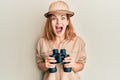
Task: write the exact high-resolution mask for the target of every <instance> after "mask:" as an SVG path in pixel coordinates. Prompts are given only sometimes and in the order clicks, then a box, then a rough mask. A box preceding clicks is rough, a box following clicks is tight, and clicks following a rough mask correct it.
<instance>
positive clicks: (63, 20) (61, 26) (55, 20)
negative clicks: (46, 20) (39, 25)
mask: <svg viewBox="0 0 120 80" xmlns="http://www.w3.org/2000/svg"><path fill="white" fill-rule="evenodd" d="M68 22H69V21H68V19H67V16H66V14H63V13H55V14H54V15H52V16H51V26H52V28H53V31H54V33H55V35H56V37H64V34H65V30H66V27H67V25H68Z"/></svg>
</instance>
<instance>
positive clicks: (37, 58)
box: [36, 39, 44, 63]
mask: <svg viewBox="0 0 120 80" xmlns="http://www.w3.org/2000/svg"><path fill="white" fill-rule="evenodd" d="M41 48H42V40H41V39H40V40H39V41H38V44H37V53H36V62H37V63H39V62H44V58H43V57H42V55H41Z"/></svg>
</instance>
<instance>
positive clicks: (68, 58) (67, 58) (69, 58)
mask: <svg viewBox="0 0 120 80" xmlns="http://www.w3.org/2000/svg"><path fill="white" fill-rule="evenodd" d="M71 59H72V57H66V58H64V60H71Z"/></svg>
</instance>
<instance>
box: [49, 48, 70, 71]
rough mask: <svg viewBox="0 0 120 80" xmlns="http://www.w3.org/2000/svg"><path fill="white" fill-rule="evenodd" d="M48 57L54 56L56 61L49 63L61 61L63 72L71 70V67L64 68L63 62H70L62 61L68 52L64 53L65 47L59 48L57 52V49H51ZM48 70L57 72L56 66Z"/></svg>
mask: <svg viewBox="0 0 120 80" xmlns="http://www.w3.org/2000/svg"><path fill="white" fill-rule="evenodd" d="M50 57H54V58H55V60H56V62H51V64H58V63H61V64H63V70H64V72H71V70H72V68H65V67H64V64H67V63H70V62H63V60H64V58H66V57H69V55H68V54H66V50H65V49H61V50H60V53H59V52H58V49H53V54H52V55H50ZM48 71H49V72H50V73H55V72H57V68H56V67H55V68H49V69H48Z"/></svg>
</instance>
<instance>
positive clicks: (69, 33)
mask: <svg viewBox="0 0 120 80" xmlns="http://www.w3.org/2000/svg"><path fill="white" fill-rule="evenodd" d="M50 17H51V16H50ZM50 17H48V18H47V20H46V23H45V27H44V32H43V37H44V38H45V39H46V40H48V41H55V40H56V35H55V33H54V31H53V28H52V26H51V18H50ZM67 19H68V20H69V23H68V25H67V27H66V30H65V39H67V40H72V39H73V38H74V37H75V36H76V34H75V32H74V29H73V25H72V23H71V20H70V16H69V15H67Z"/></svg>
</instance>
